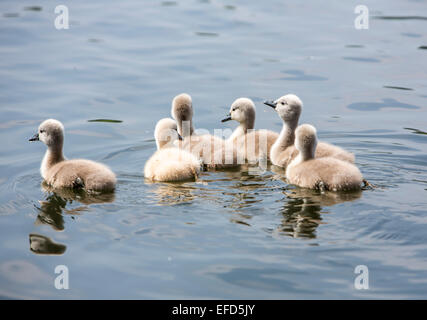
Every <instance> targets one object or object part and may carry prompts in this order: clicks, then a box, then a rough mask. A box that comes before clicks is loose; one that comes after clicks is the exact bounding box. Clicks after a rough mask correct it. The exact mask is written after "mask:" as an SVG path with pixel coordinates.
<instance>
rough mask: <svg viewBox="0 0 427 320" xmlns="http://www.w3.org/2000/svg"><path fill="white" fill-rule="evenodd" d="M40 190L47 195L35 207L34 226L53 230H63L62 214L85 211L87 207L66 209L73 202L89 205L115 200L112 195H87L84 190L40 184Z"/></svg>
mask: <svg viewBox="0 0 427 320" xmlns="http://www.w3.org/2000/svg"><path fill="white" fill-rule="evenodd" d="M42 189H43V190H44V191H45V192H47V193H48V196H47V197H46V199H45V200H43V201H39V203H40V207H37V209H38V211H39V214H38V215H37V219H36V222H35V224H36V225H37V224H48V225H50V226H51V227H52V228H53V229H54V230H57V231H61V230H64V217H63V216H62V212H63V211H65V213H67V214H79V213H80V212H81V211H85V210H87V207H86V206H84V207H78V208H73V209H66V205H67V204H69V205H70V204H72V203H73V201H78V202H80V203H82V204H85V205H89V204H92V203H108V202H113V201H114V199H115V195H114V193H101V194H95V193H88V192H86V191H84V190H81V189H80V190H74V189H68V188H63V189H55V191H53V189H52V188H51V187H49V186H47V185H46V184H44V183H42Z"/></svg>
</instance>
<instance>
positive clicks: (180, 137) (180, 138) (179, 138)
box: [177, 132, 184, 141]
mask: <svg viewBox="0 0 427 320" xmlns="http://www.w3.org/2000/svg"><path fill="white" fill-rule="evenodd" d="M177 134H178V140H181V141H182V140H184V139H183V138H182V136H181V135H180V134H179V133H178V132H177Z"/></svg>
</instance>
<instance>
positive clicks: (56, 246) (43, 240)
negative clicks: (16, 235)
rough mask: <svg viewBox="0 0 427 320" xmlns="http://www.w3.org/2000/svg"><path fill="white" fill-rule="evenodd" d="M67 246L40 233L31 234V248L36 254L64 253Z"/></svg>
mask: <svg viewBox="0 0 427 320" xmlns="http://www.w3.org/2000/svg"><path fill="white" fill-rule="evenodd" d="M66 248H67V247H66V246H65V245H63V244H60V243H55V242H53V241H52V239H50V238H48V237H45V236H42V235H40V234H34V233H31V234H30V250H31V251H32V252H34V253H36V254H63V253H64V252H65V249H66Z"/></svg>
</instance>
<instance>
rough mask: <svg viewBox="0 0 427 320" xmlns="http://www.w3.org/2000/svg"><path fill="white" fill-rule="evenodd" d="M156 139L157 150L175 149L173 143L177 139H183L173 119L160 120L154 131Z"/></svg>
mask: <svg viewBox="0 0 427 320" xmlns="http://www.w3.org/2000/svg"><path fill="white" fill-rule="evenodd" d="M154 138H155V139H156V145H157V150H160V149H162V148H166V147H173V146H174V145H173V142H174V141H175V140H176V139H181V136H180V135H179V134H178V131H177V126H176V122H175V120H172V119H171V118H164V119H161V120H159V121H158V122H157V124H156V128H155V130H154Z"/></svg>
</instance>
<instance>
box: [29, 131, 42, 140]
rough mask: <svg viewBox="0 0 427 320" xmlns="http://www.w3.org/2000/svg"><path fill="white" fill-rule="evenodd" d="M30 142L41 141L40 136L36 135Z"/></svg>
mask: <svg viewBox="0 0 427 320" xmlns="http://www.w3.org/2000/svg"><path fill="white" fill-rule="evenodd" d="M28 141H40V139H39V134H38V133H36V134H35V135H33V137H32V138H31V139H29V140H28Z"/></svg>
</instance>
